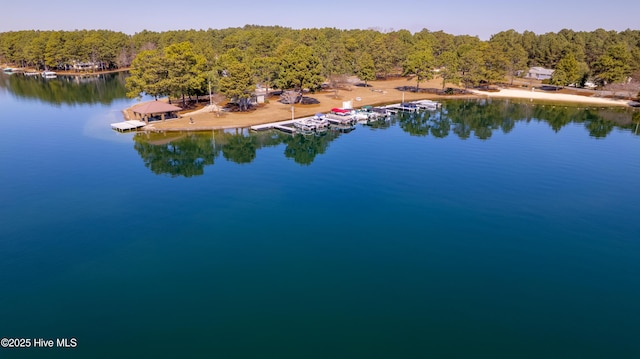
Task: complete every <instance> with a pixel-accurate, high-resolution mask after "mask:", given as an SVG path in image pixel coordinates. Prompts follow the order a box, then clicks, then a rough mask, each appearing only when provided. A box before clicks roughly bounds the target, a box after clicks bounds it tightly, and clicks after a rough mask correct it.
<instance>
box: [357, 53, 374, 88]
mask: <svg viewBox="0 0 640 359" xmlns="http://www.w3.org/2000/svg"><path fill="white" fill-rule="evenodd" d="M356 66H357V70H356V75H357V76H358V77H359V78H360V80H363V81H364V84H365V86H366V85H367V82H368V81H373V80H375V79H376V67H375V64H374V63H373V59H372V58H371V55H369V54H368V53H366V52H365V53H363V54H362V56H360V57H358V60H357V64H356Z"/></svg>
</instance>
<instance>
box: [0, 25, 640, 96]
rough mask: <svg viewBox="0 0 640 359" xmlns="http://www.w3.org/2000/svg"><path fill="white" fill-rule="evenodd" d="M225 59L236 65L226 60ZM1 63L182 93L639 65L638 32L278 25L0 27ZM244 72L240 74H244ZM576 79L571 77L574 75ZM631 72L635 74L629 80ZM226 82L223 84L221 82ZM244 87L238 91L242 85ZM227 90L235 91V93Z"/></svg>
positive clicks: (622, 77) (626, 71) (501, 77)
mask: <svg viewBox="0 0 640 359" xmlns="http://www.w3.org/2000/svg"><path fill="white" fill-rule="evenodd" d="M224 58H235V59H236V60H237V61H238V62H240V63H241V64H242V66H243V67H244V68H243V69H242V71H240V72H239V71H238V70H239V68H238V65H237V64H234V63H232V62H228V63H229V64H230V65H229V66H231V64H234V65H233V66H234V68H233V71H231V70H232V69H231V68H225V67H224V66H223V65H222V64H221V62H223V61H221V60H222V59H224ZM0 63H3V64H4V63H6V64H9V65H11V66H20V67H31V68H36V69H39V70H45V69H51V70H74V71H99V70H112V69H120V68H131V73H132V75H133V76H134V77H136V78H135V79H133V80H130V81H128V85H129V87H128V90H129V93H130V94H132V95H134V96H136V95H138V94H140V93H143V92H144V93H147V94H151V95H153V96H161V95H171V96H176V97H178V96H181V97H184V96H188V95H189V96H190V95H193V94H198V93H203V92H206V87H207V75H206V74H211V73H216V74H218V75H219V79H222V78H224V77H225V76H227V75H230V76H236V75H235V74H238V73H243V75H242V76H243V84H242V86H241V87H244V86H246V87H251V86H255V85H256V84H261V85H263V86H265V87H271V86H277V87H280V88H282V89H297V90H299V91H300V90H302V89H304V88H309V89H313V88H316V87H318V86H319V85H320V84H321V83H322V82H323V81H326V80H327V79H330V78H343V77H346V76H351V75H356V76H359V77H360V79H361V80H363V81H370V80H373V79H375V78H376V77H385V76H388V75H391V74H399V73H401V72H403V71H404V73H405V74H411V75H414V76H416V79H417V81H418V82H419V81H422V80H424V79H428V78H430V76H432V75H433V72H432V71H433V70H434V69H435V68H436V67H438V68H439V74H440V76H441V78H442V80H443V85H444V84H446V83H447V82H449V83H452V84H453V83H456V82H458V79H459V80H461V82H462V83H463V84H464V85H465V86H477V85H479V84H481V83H493V82H504V81H509V80H513V78H514V77H515V76H518V74H522V73H524V72H525V71H523V70H526V69H527V68H529V67H532V66H541V67H545V68H549V69H555V70H556V74H555V76H554V79H553V81H554V83H557V84H572V83H578V84H580V83H584V81H586V80H587V79H589V80H591V81H594V82H596V83H598V84H599V85H607V84H609V85H610V84H613V83H622V82H625V81H626V82H628V81H629V77H633V74H636V73H638V71H639V70H640V30H625V31H622V32H616V31H606V30H603V29H597V30H594V31H591V32H585V31H573V30H568V29H563V30H561V31H559V32H558V33H546V34H540V35H539V34H535V33H533V32H530V31H525V32H524V33H518V32H516V31H514V30H507V31H503V32H499V33H497V34H494V35H493V36H492V37H491V39H490V40H489V41H481V40H480V39H478V38H477V37H473V36H468V35H460V36H454V35H451V34H446V33H444V32H442V31H437V32H432V31H429V30H427V29H424V30H422V31H419V32H416V33H413V34H412V33H411V32H409V31H407V30H398V31H391V32H381V31H377V30H372V29H369V30H339V29H335V28H321V29H303V30H294V29H290V28H284V27H279V26H269V27H265V26H253V25H248V26H245V27H242V28H228V29H208V30H179V31H166V32H153V31H147V30H144V31H141V32H139V33H136V34H134V35H126V34H123V33H120V32H114V31H108V30H76V31H33V30H32V31H12V32H4V33H0ZM246 71H248V72H249V73H250V74H251V76H250V79H246V80H245V78H246V76H245V75H244V73H245V72H246ZM576 77H578V79H577V80H576ZM634 80H637V79H634ZM227 89H229V87H227ZM242 91H244V90H242ZM228 96H234V97H237V94H236V91H231V92H229V94H228Z"/></svg>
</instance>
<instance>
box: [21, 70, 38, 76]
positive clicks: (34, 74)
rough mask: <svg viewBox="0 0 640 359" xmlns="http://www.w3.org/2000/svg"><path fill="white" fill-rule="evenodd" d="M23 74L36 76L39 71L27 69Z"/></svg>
mask: <svg viewBox="0 0 640 359" xmlns="http://www.w3.org/2000/svg"><path fill="white" fill-rule="evenodd" d="M24 75H25V76H38V75H40V73H39V72H36V71H28V72H25V73H24Z"/></svg>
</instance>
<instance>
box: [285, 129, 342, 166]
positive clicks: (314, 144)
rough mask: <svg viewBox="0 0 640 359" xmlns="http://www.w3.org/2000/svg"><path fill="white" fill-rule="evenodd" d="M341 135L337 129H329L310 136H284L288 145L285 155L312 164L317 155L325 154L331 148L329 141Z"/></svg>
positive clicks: (302, 163)
mask: <svg viewBox="0 0 640 359" xmlns="http://www.w3.org/2000/svg"><path fill="white" fill-rule="evenodd" d="M339 135H340V133H339V132H337V131H327V132H324V133H321V134H314V135H308V136H301V135H298V136H288V137H285V138H284V141H283V142H284V143H285V144H286V145H287V147H286V148H285V150H284V155H285V156H286V157H287V158H292V159H293V160H294V161H295V162H296V163H298V164H301V165H310V164H311V163H312V162H313V160H315V158H316V156H318V155H319V154H323V153H325V152H326V151H327V148H329V143H330V142H331V141H333V140H334V139H336V138H337V137H338V136H339Z"/></svg>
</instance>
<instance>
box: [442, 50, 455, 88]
mask: <svg viewBox="0 0 640 359" xmlns="http://www.w3.org/2000/svg"><path fill="white" fill-rule="evenodd" d="M438 64H439V65H440V77H441V78H442V89H443V90H444V87H445V85H446V83H447V82H448V83H452V84H456V85H457V84H458V82H459V81H460V74H459V69H458V68H459V66H460V65H459V59H458V54H457V53H456V52H454V51H445V52H443V53H442V54H440V57H439V58H438Z"/></svg>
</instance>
